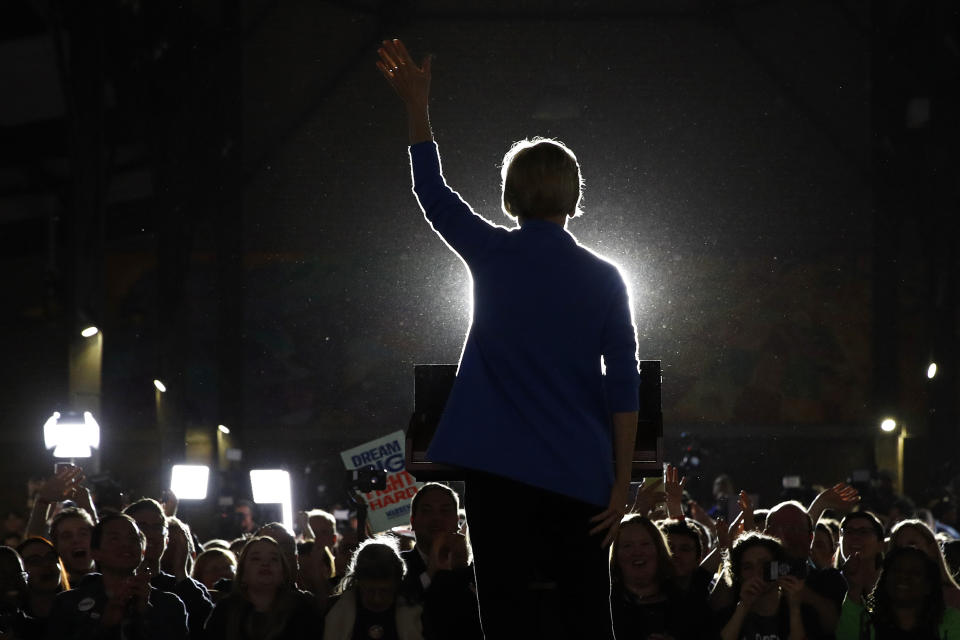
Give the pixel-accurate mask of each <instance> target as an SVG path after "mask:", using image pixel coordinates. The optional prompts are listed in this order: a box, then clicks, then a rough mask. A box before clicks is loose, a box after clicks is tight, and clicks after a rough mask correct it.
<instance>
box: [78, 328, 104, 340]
mask: <svg viewBox="0 0 960 640" xmlns="http://www.w3.org/2000/svg"><path fill="white" fill-rule="evenodd" d="M98 333H100V329H98V328H97V327H94V326H89V327H87V328H86V329H84V330H83V331H81V332H80V335H82V336H83V337H84V338H92V337H93V336H95V335H97V334H98Z"/></svg>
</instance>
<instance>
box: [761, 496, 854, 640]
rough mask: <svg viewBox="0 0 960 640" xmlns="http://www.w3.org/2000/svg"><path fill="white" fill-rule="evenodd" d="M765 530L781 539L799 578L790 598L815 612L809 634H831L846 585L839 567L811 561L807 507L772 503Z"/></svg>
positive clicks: (811, 537)
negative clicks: (796, 599)
mask: <svg viewBox="0 0 960 640" xmlns="http://www.w3.org/2000/svg"><path fill="white" fill-rule="evenodd" d="M764 533H766V534H767V535H770V536H773V537H774V538H777V539H778V540H780V541H781V543H782V545H783V550H784V553H785V554H786V559H787V560H788V561H790V563H791V566H792V567H796V569H797V570H796V571H795V572H794V571H791V574H792V575H793V576H795V577H798V578H800V580H801V581H802V587H801V588H800V589H799V590H798V591H797V592H796V593H793V592H792V591H791V597H793V598H799V601H800V602H801V603H803V604H805V605H809V606H810V607H811V608H812V609H813V610H814V611H816V614H817V615H816V618H815V620H813V621H807V624H806V627H807V633H808V634H810V636H821V635H830V634H832V633H833V630H834V629H836V628H837V621H838V620H839V618H840V605H841V604H842V603H843V594H844V593H845V592H846V590H847V588H846V584H845V583H844V581H843V576H842V575H841V574H840V572H839V571H838V570H836V569H834V568H832V567H827V568H823V569H818V568H817V567H816V566H815V565H814V564H813V562H812V561H811V560H810V548H811V546H812V544H813V534H814V528H813V521H812V520H811V518H810V515H809V514H808V513H807V510H806V508H804V506H803V505H802V504H800V503H799V502H794V501H792V500H790V501H787V502H781V503H780V504H778V505H776V506H774V507H773V508H772V509H770V513H769V514H767V522H766V527H765V528H764ZM790 586H791V587H792V584H791V585H790Z"/></svg>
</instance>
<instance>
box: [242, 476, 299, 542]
mask: <svg viewBox="0 0 960 640" xmlns="http://www.w3.org/2000/svg"><path fill="white" fill-rule="evenodd" d="M250 488H251V489H252V490H253V501H254V502H256V503H257V504H279V505H281V510H282V511H281V513H282V514H283V515H282V519H281V521H282V522H283V526H285V527H286V528H287V529H289V530H290V531H293V497H292V493H291V491H290V473H289V472H287V471H284V470H283V469H253V470H251V471H250Z"/></svg>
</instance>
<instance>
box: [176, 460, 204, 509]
mask: <svg viewBox="0 0 960 640" xmlns="http://www.w3.org/2000/svg"><path fill="white" fill-rule="evenodd" d="M209 481H210V467H208V466H206V465H200V464H175V465H173V468H172V469H171V470H170V491H173V495H175V496H177V499H179V500H205V499H206V497H207V484H208V483H209Z"/></svg>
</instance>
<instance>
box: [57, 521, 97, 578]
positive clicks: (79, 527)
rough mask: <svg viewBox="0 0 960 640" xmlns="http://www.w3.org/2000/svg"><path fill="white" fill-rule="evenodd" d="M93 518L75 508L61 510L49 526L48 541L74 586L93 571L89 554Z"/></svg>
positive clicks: (91, 556)
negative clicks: (54, 549)
mask: <svg viewBox="0 0 960 640" xmlns="http://www.w3.org/2000/svg"><path fill="white" fill-rule="evenodd" d="M92 531H93V518H91V517H90V514H89V513H87V512H86V511H85V510H83V509H80V508H77V507H68V508H66V509H63V510H61V511H60V513H58V514H57V515H55V516H54V517H53V522H52V523H51V524H50V540H51V541H52V542H53V546H54V547H56V549H57V554H59V555H60V560H62V561H63V566H65V567H66V568H67V574H68V575H69V576H70V583H71V584H75V583H77V582H79V581H80V579H81V578H82V577H83V576H85V575H87V574H88V573H90V572H91V571H93V555H92V554H91V552H90V535H91V532H92Z"/></svg>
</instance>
